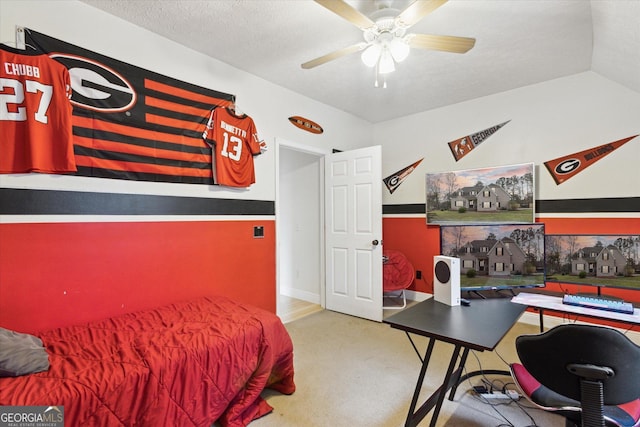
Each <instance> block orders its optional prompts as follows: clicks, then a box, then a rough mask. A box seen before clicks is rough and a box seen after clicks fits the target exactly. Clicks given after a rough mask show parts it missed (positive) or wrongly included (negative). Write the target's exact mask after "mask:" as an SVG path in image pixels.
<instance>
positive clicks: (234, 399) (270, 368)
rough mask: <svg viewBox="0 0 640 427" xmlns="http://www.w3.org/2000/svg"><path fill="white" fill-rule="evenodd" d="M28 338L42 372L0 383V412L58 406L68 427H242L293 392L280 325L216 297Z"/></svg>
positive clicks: (289, 348)
mask: <svg viewBox="0 0 640 427" xmlns="http://www.w3.org/2000/svg"><path fill="white" fill-rule="evenodd" d="M34 337H37V338H39V339H41V340H42V343H43V345H44V348H45V349H46V353H47V355H48V362H49V365H50V366H49V367H48V369H46V370H44V371H42V372H37V373H31V374H28V375H20V376H15V377H3V378H0V405H11V406H14V405H16V406H17V405H20V406H22V405H37V406H49V405H54V406H63V407H64V420H65V425H68V426H132V425H140V426H161V425H166V426H168V425H170V426H211V425H213V424H214V422H217V424H218V425H220V426H231V427H235V426H246V425H247V424H249V423H250V422H251V421H252V420H254V419H256V418H258V417H261V416H263V415H265V414H267V413H269V412H270V411H271V410H272V408H271V406H270V405H269V404H268V403H267V402H266V401H265V400H264V399H262V398H261V396H260V394H261V392H262V391H263V390H264V389H265V388H271V389H274V390H276V391H279V392H281V393H284V394H291V393H293V392H294V391H295V384H294V378H293V376H294V369H293V345H292V342H291V338H290V336H289V334H288V333H287V331H286V329H285V328H284V325H283V324H282V322H281V321H280V319H279V318H278V317H277V316H276V315H274V314H272V313H269V312H267V311H265V310H262V309H259V308H255V307H252V306H248V305H241V304H237V303H235V302H233V301H231V300H229V299H226V298H222V297H219V298H200V299H197V300H192V301H187V302H181V303H175V304H171V305H167V306H163V307H159V308H155V309H150V310H145V311H139V312H135V313H130V314H126V315H121V316H118V317H113V318H109V319H106V320H102V321H96V322H91V323H88V324H85V325H81V326H71V327H64V328H58V329H53V330H49V331H44V332H41V333H36V334H34ZM37 338H36V339H37Z"/></svg>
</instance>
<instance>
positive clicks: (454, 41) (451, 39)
mask: <svg viewBox="0 0 640 427" xmlns="http://www.w3.org/2000/svg"><path fill="white" fill-rule="evenodd" d="M405 39H406V41H407V43H409V46H411V47H415V48H417V49H430V50H442V51H444V52H453V53H465V52H467V51H469V50H470V49H471V48H472V47H473V46H474V45H475V44H476V39H472V38H469V37H456V36H434V35H429V34H408V35H407V36H406V38H405Z"/></svg>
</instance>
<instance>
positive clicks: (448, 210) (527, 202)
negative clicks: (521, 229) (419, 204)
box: [426, 163, 535, 224]
mask: <svg viewBox="0 0 640 427" xmlns="http://www.w3.org/2000/svg"><path fill="white" fill-rule="evenodd" d="M534 178H535V177H534V168H533V163H523V164H517V165H510V166H499V167H491V168H481V169H467V170H459V171H450V172H438V173H427V175H426V179H427V182H426V210H427V224H446V223H450V224H463V223H474V224H486V223H510V224H513V223H531V222H534V208H535V207H534V203H535V201H534V194H535V188H534V186H535V179H534Z"/></svg>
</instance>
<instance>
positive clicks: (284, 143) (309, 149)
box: [275, 137, 331, 314]
mask: <svg viewBox="0 0 640 427" xmlns="http://www.w3.org/2000/svg"><path fill="white" fill-rule="evenodd" d="M281 148H284V149H287V150H292V151H298V152H302V153H306V154H311V155H313V156H317V157H318V163H319V173H320V176H319V180H320V182H319V184H320V195H321V197H320V201H319V202H320V205H321V209H320V236H319V241H320V248H319V250H320V275H321V276H320V289H319V293H320V306H321V307H322V308H325V305H326V302H325V290H326V283H325V254H324V252H325V233H324V227H325V217H324V203H325V202H324V191H325V189H324V159H325V156H326V155H327V154H330V153H331V150H329V149H323V148H318V147H313V146H309V145H304V144H300V143H297V142H293V141H289V140H286V139H284V138H281V137H276V140H275V150H276V152H275V213H276V217H275V224H276V314H280V307H279V297H280V268H281V267H280V262H281V261H280V260H281V258H282V256H281V254H280V242H281V239H282V235H281V229H282V227H279V226H278V221H279V218H281V217H282V214H281V209H283V206H282V199H281V195H280V161H281V160H280V149H281Z"/></svg>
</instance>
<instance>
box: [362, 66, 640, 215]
mask: <svg viewBox="0 0 640 427" xmlns="http://www.w3.org/2000/svg"><path fill="white" fill-rule="evenodd" d="M507 120H511V122H510V123H508V124H507V125H505V126H504V127H502V128H501V129H500V130H499V131H498V132H496V133H495V134H493V135H492V136H490V137H489V138H488V139H486V140H485V141H484V142H483V143H482V144H481V145H480V146H478V148H476V149H475V150H473V151H472V152H471V153H469V154H467V156H465V157H463V158H462V159H461V160H460V161H458V162H456V161H455V159H454V158H453V155H452V154H451V151H450V149H449V146H448V145H447V143H448V142H449V141H453V140H455V139H458V138H461V137H463V136H466V135H469V134H472V133H475V132H478V131H481V130H484V129H487V128H490V127H492V126H495V125H497V124H500V123H502V122H505V121H507ZM373 130H374V132H373V135H374V141H373V142H374V144H380V145H382V159H383V167H382V168H383V171H382V172H383V177H384V176H388V175H390V174H392V173H394V172H396V171H398V170H400V169H402V168H403V167H405V166H408V165H410V164H411V163H413V162H415V161H416V160H418V159H420V158H421V157H424V158H425V159H424V160H423V162H422V163H421V164H420V165H419V166H418V168H417V169H416V170H415V171H414V172H413V173H412V174H411V175H409V177H408V178H407V179H406V180H405V181H404V182H403V183H402V184H401V185H400V187H399V188H398V189H397V190H396V191H395V192H394V193H393V194H389V192H388V191H386V190H385V191H384V199H383V202H384V203H385V204H405V203H424V202H425V173H426V172H444V171H452V170H461V169H472V168H479V167H491V166H499V165H509V164H517V163H529V162H533V163H535V173H536V185H537V191H536V193H537V194H536V199H538V200H540V199H542V200H556V199H575V198H606V197H634V196H635V197H638V196H640V167H639V164H640V163H639V161H640V137H638V138H636V139H633V140H631V141H629V142H627V143H626V144H625V145H623V146H622V147H620V148H618V149H617V150H615V151H614V152H612V153H610V154H609V155H607V156H606V157H604V158H603V159H601V160H599V161H598V162H597V163H594V164H593V165H592V166H590V167H589V168H588V169H586V170H584V171H582V172H580V173H579V174H577V175H575V176H574V177H573V178H571V179H569V180H567V181H565V182H564V183H562V184H560V185H556V183H555V181H554V180H553V178H552V177H551V175H550V174H549V172H548V171H547V170H546V168H545V166H544V162H545V161H548V160H553V159H555V158H558V157H562V156H565V155H569V154H572V153H575V152H578V151H582V150H586V149H589V148H592V147H596V146H599V145H602V144H606V143H609V142H612V141H616V140H619V139H622V138H627V137H630V136H632V135H637V134H640V94H639V93H637V92H634V91H631V90H629V89H626V88H625V87H623V86H621V85H618V84H616V83H613V82H612V81H610V80H607V79H605V78H603V77H601V76H599V75H598V74H596V73H593V72H585V73H581V74H576V75H573V76H569V77H564V78H560V79H556V80H551V81H548V82H544V83H540V84H536V85H532V86H527V87H523V88H520V89H515V90H511V91H508V92H503V93H499V94H496V95H492V96H487V97H483V98H478V99H475V100H472V101H467V102H463V103H460V104H456V105H451V106H448V107H445V108H440V109H437V110H432V111H427V112H423V113H419V114H415V115H412V116H407V117H403V118H400V119H396V120H390V121H387V122H383V123H379V124H376V125H374V126H373ZM639 210H640V209H639Z"/></svg>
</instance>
